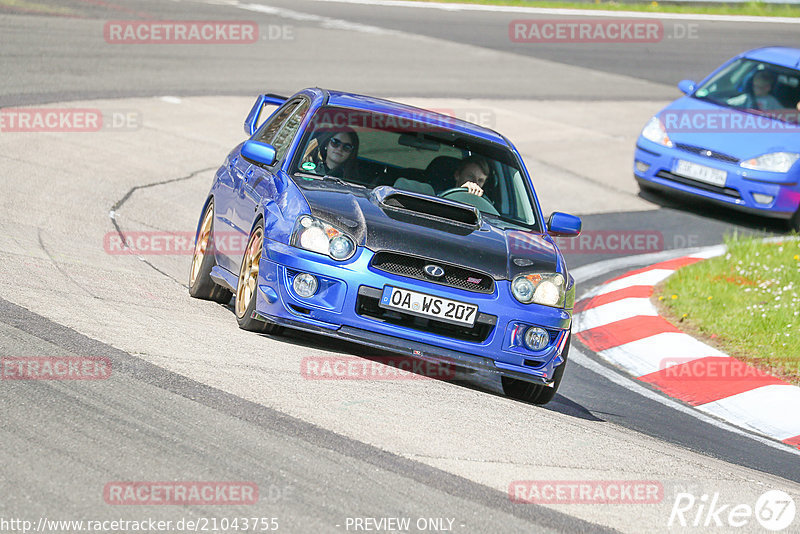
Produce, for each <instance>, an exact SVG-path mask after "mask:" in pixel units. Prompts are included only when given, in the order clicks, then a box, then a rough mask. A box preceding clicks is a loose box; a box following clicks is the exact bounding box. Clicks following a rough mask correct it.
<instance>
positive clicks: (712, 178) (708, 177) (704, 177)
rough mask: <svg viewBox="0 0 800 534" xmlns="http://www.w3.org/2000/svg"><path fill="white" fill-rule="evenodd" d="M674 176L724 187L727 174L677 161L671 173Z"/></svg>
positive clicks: (689, 162) (695, 164)
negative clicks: (677, 175)
mask: <svg viewBox="0 0 800 534" xmlns="http://www.w3.org/2000/svg"><path fill="white" fill-rule="evenodd" d="M672 172H674V173H675V174H679V175H681V176H685V177H687V178H691V179H693V180H697V181H698V182H705V183H707V184H712V185H718V186H720V187H723V186H725V180H726V179H727V178H728V173H727V172H725V171H721V170H719V169H714V168H712V167H706V166H705V165H698V164H697V163H692V162H691V161H684V160H682V159H679V160H678V161H676V162H675V169H674V170H673V171H672Z"/></svg>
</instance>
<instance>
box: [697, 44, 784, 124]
mask: <svg viewBox="0 0 800 534" xmlns="http://www.w3.org/2000/svg"><path fill="white" fill-rule="evenodd" d="M693 96H694V97H695V98H700V99H703V100H709V101H711V102H715V103H717V104H720V105H723V106H728V107H733V108H737V109H741V110H743V111H747V112H752V113H757V114H762V115H770V116H771V117H773V118H776V119H779V120H783V121H785V122H792V123H797V116H798V109H797V106H798V102H800V71H797V70H796V69H790V68H786V67H780V66H778V65H773V64H771V63H764V62H762V61H754V60H751V59H738V60H736V61H734V62H732V63H731V64H730V65H728V66H727V67H725V68H724V69H722V70H721V71H719V72H718V73H717V74H715V75H714V76H713V77H712V78H711V79H710V80H709V81H707V82H706V83H705V84H703V85H702V86H701V87H700V88H698V89H697V91H695V93H694V95H693Z"/></svg>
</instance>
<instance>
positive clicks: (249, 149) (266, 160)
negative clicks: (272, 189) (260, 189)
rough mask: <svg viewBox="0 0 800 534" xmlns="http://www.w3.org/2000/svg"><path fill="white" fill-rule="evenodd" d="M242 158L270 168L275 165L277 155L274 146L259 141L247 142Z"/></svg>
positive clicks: (243, 148) (243, 147)
mask: <svg viewBox="0 0 800 534" xmlns="http://www.w3.org/2000/svg"><path fill="white" fill-rule="evenodd" d="M242 157H243V158H244V159H246V160H247V161H249V162H251V163H255V164H257V165H266V166H268V167H269V166H271V165H273V164H274V163H275V158H276V157H277V154H276V153H275V147H274V146H272V145H268V144H266V143H259V142H258V141H245V142H244V145H242Z"/></svg>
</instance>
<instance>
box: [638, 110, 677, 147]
mask: <svg viewBox="0 0 800 534" xmlns="http://www.w3.org/2000/svg"><path fill="white" fill-rule="evenodd" d="M642 137H644V138H645V139H647V140H648V141H652V142H654V143H658V144H659V145H663V146H665V147H669V148H672V141H671V140H670V138H669V136H668V135H667V130H665V129H664V125H663V124H661V119H659V118H658V117H653V118H651V119H650V120H649V121H647V124H645V126H644V128H643V129H642Z"/></svg>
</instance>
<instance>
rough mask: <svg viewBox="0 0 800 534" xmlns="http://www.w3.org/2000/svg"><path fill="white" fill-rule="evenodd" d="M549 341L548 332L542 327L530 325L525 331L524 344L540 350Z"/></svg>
mask: <svg viewBox="0 0 800 534" xmlns="http://www.w3.org/2000/svg"><path fill="white" fill-rule="evenodd" d="M549 343H550V334H548V333H547V330H545V329H544V328H538V327H536V326H532V327H530V328H528V330H527V331H526V332H525V346H526V347H528V348H529V349H531V350H532V351H540V350H542V349H543V348H545V347H546V346H547V345H548V344H549Z"/></svg>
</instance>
